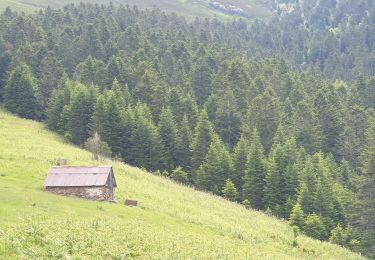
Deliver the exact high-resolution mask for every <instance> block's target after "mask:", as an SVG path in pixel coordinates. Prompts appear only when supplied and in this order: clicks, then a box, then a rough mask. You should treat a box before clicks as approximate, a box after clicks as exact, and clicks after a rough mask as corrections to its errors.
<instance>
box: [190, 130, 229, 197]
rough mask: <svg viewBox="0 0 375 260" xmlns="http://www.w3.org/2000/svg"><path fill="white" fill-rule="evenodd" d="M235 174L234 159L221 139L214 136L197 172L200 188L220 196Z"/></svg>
mask: <svg viewBox="0 0 375 260" xmlns="http://www.w3.org/2000/svg"><path fill="white" fill-rule="evenodd" d="M232 172H233V163H232V158H231V156H230V154H229V152H228V150H227V148H226V147H225V145H224V143H223V142H222V141H221V140H220V137H218V136H214V138H213V141H212V143H211V145H210V147H209V150H208V152H207V155H206V156H205V158H204V161H203V163H202V165H201V166H200V167H199V169H198V172H197V185H198V187H200V188H202V189H205V190H208V191H212V192H214V193H216V194H220V193H221V191H222V188H223V186H224V185H225V181H226V180H227V179H228V177H229V176H230V175H231V173H232Z"/></svg>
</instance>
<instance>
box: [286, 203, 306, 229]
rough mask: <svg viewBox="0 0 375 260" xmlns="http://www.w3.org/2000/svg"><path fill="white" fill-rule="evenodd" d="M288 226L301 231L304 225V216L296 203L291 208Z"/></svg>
mask: <svg viewBox="0 0 375 260" xmlns="http://www.w3.org/2000/svg"><path fill="white" fill-rule="evenodd" d="M289 224H290V225H291V226H296V227H298V228H299V229H301V230H303V228H304V225H305V215H304V213H303V210H302V209H301V205H300V204H299V203H296V205H294V207H293V211H292V213H291V214H290V218H289Z"/></svg>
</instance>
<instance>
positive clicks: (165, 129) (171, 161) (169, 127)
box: [159, 107, 181, 171]
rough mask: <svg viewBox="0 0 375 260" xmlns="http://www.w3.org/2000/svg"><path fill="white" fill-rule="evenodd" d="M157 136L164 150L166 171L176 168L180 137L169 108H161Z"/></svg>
mask: <svg viewBox="0 0 375 260" xmlns="http://www.w3.org/2000/svg"><path fill="white" fill-rule="evenodd" d="M159 135H160V138H161V142H162V144H163V147H164V149H165V162H166V168H167V170H168V171H172V170H173V169H174V168H176V166H177V165H176V163H177V162H178V159H179V158H178V157H177V156H178V154H177V152H178V148H179V146H180V142H181V141H180V136H179V134H178V130H177V124H176V122H175V120H174V118H173V114H172V111H171V109H170V108H169V107H167V108H163V110H162V111H161V114H160V118H159Z"/></svg>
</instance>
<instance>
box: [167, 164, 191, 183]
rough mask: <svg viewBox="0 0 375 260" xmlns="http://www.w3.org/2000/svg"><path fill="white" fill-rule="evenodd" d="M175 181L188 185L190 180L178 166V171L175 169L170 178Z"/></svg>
mask: <svg viewBox="0 0 375 260" xmlns="http://www.w3.org/2000/svg"><path fill="white" fill-rule="evenodd" d="M170 177H171V178H172V179H173V180H175V181H177V182H181V183H188V181H189V178H188V174H187V173H186V172H185V171H184V170H182V168H181V167H180V166H178V167H177V168H176V169H174V170H173V171H172V173H171V176H170Z"/></svg>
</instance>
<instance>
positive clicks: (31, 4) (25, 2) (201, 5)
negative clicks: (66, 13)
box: [0, 0, 270, 19]
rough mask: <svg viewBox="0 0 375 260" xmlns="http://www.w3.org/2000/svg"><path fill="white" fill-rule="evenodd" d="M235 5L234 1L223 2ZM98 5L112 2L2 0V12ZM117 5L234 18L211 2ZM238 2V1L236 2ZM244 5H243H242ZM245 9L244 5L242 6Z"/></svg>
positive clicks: (257, 12) (258, 10)
mask: <svg viewBox="0 0 375 260" xmlns="http://www.w3.org/2000/svg"><path fill="white" fill-rule="evenodd" d="M222 1H224V2H228V3H231V4H233V3H232V2H233V0H222ZM241 1H242V2H246V3H247V4H246V6H245V7H246V8H245V9H246V10H247V11H248V12H249V13H250V14H251V15H252V16H253V17H264V16H269V15H270V12H269V10H268V9H267V8H266V7H265V6H264V5H263V4H261V3H260V2H258V1H259V0H241ZM79 2H87V3H98V4H108V3H110V2H111V1H110V0H80V1H74V0H0V11H2V10H4V9H5V8H6V7H7V6H10V7H12V8H13V9H15V10H20V11H25V12H33V11H35V10H37V9H39V8H45V7H47V6H51V7H54V8H62V7H63V6H65V5H67V4H71V3H79ZM112 2H113V3H115V4H123V5H126V4H128V5H130V6H133V5H137V6H138V7H139V8H149V9H150V8H152V7H153V6H157V7H159V8H160V9H161V10H163V11H166V12H175V13H177V14H180V15H185V16H187V17H190V18H191V17H196V16H198V17H213V16H215V15H216V16H218V17H220V18H223V19H230V18H233V16H232V15H229V14H225V13H223V12H220V11H218V10H215V9H214V8H211V7H210V6H209V2H210V1H209V0H117V1H112ZM235 2H236V1H235ZM241 4H242V3H241ZM240 6H241V7H243V4H242V5H240Z"/></svg>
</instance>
